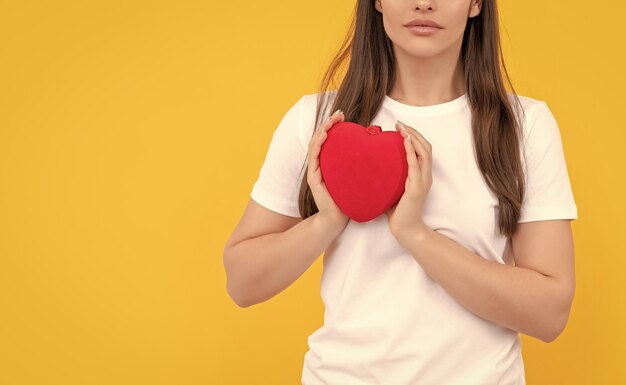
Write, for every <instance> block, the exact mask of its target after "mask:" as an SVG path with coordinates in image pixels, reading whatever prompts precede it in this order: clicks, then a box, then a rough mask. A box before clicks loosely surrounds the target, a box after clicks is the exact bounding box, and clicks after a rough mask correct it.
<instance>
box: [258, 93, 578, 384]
mask: <svg viewBox="0 0 626 385" xmlns="http://www.w3.org/2000/svg"><path fill="white" fill-rule="evenodd" d="M330 95H331V96H332V95H336V91H330ZM511 95H512V94H509V96H510V97H512V96H511ZM519 99H520V101H521V103H522V107H523V110H524V112H525V114H524V117H523V122H524V126H523V127H524V130H523V132H524V143H523V145H522V150H523V151H522V154H523V160H524V162H523V163H524V170H525V172H526V178H527V192H526V196H525V199H524V201H523V207H522V214H521V218H520V220H519V222H529V221H538V220H548V219H570V220H572V219H576V218H578V216H577V206H576V203H575V201H574V197H573V194H572V189H571V186H570V181H569V176H568V171H567V167H566V163H565V157H564V153H563V146H562V142H561V136H560V132H559V127H558V125H557V122H556V120H555V118H554V116H553V114H552V112H551V111H550V109H549V108H548V106H547V104H546V103H545V102H544V101H540V100H536V99H532V98H530V97H526V96H519ZM316 106H317V94H308V95H304V96H302V97H301V98H300V99H299V100H298V101H297V102H296V103H295V104H294V105H293V106H292V107H291V108H290V109H289V110H288V111H287V113H286V114H285V115H284V117H283V118H282V120H281V122H280V123H279V125H278V127H277V128H276V129H275V130H274V133H273V136H272V139H271V142H270V145H269V149H268V151H267V155H266V157H265V161H264V163H263V165H262V167H261V170H260V173H259V175H258V179H257V180H256V182H255V183H254V185H253V188H252V191H251V193H250V196H251V198H252V199H253V200H254V201H256V202H257V203H259V204H261V205H263V206H265V207H266V208H268V209H270V210H272V211H275V212H277V213H280V214H284V215H288V216H293V217H299V216H300V215H299V210H298V192H299V188H300V182H301V180H302V178H304V177H305V176H306V169H304V170H303V171H302V173H300V171H301V168H302V165H303V162H304V161H305V159H306V152H307V148H308V143H309V138H310V137H311V135H312V132H313V130H314V127H313V124H314V120H315V110H316ZM513 106H515V104H513ZM396 119H399V120H401V121H403V122H404V123H406V124H408V125H410V126H412V127H414V128H415V129H417V130H418V131H419V132H420V133H421V134H422V135H423V136H424V137H425V138H426V140H428V141H429V142H430V143H431V144H432V153H433V164H432V173H433V183H432V186H431V188H430V192H429V194H428V197H427V199H426V201H425V203H424V208H423V220H424V223H425V224H427V225H428V226H429V227H431V228H432V229H434V230H435V231H437V232H440V233H441V234H443V235H446V236H447V237H449V238H451V239H453V240H455V241H456V242H458V243H459V244H461V245H463V246H464V247H466V248H468V249H470V250H471V251H472V252H474V253H476V254H478V255H480V256H481V257H483V258H485V259H488V260H492V261H496V262H498V263H512V262H511V261H508V260H507V261H505V260H504V258H503V255H504V249H505V247H506V245H507V242H509V240H508V239H507V238H506V237H505V236H503V235H501V234H500V233H499V232H498V231H497V222H496V221H497V217H496V210H495V208H496V205H497V203H498V202H497V200H496V196H495V195H494V194H493V193H492V192H491V191H490V190H489V188H488V187H487V184H486V183H485V181H484V179H483V177H482V174H481V172H480V170H479V169H478V165H477V163H476V160H475V157H474V149H473V142H472V131H471V112H470V109H469V103H468V99H467V94H464V95H462V96H461V97H458V98H457V99H454V100H452V101H449V102H445V103H442V104H437V105H431V106H412V105H408V104H403V103H400V102H398V101H396V100H394V99H392V98H390V97H388V96H385V98H384V101H383V103H382V106H381V109H380V110H379V111H378V113H377V115H376V116H375V118H374V119H373V121H372V124H373V125H379V126H381V128H382V130H383V131H391V130H395V126H394V124H395V121H396ZM321 297H322V301H323V303H324V305H325V311H324V324H323V325H321V326H320V327H319V328H318V329H317V330H315V331H314V332H313V333H312V334H311V335H310V336H309V337H308V347H309V349H308V351H307V352H306V354H305V355H304V364H303V368H302V384H303V385H321V384H326V385H340V384H349V385H366V384H367V385H372V384H389V385H404V384H406V385H408V384H420V385H487V384H500V385H524V384H525V383H526V381H525V375H524V363H523V360H522V351H521V339H520V337H519V334H518V333H517V332H516V331H514V330H511V329H507V328H505V327H502V326H500V325H497V324H495V323H492V322H490V321H487V320H486V319H483V318H481V317H479V316H477V315H476V314H474V313H472V312H470V311H469V310H467V309H466V308H464V307H463V306H461V305H460V304H459V303H458V302H457V301H456V300H455V299H454V298H453V297H451V296H450V295H449V294H448V293H447V292H446V291H445V290H444V289H443V288H442V287H441V286H440V285H439V284H437V282H435V281H433V280H432V279H431V278H430V277H429V276H428V275H427V274H426V273H425V272H424V270H423V269H422V268H421V266H420V265H419V264H418V263H417V261H416V260H415V259H414V258H413V257H412V256H411V255H410V254H409V253H408V252H407V251H406V250H405V249H403V248H402V247H401V246H400V244H399V243H398V242H397V240H396V239H395V238H394V236H393V235H392V234H391V232H390V230H389V226H388V219H387V217H386V215H384V214H383V215H381V216H379V217H377V218H375V219H373V220H371V221H369V222H365V223H359V222H355V221H352V220H350V221H349V222H348V225H347V226H346V228H345V229H344V230H343V232H342V233H341V234H340V235H339V236H338V237H337V238H336V239H335V240H334V241H333V242H332V243H331V244H330V245H329V247H328V248H327V249H326V251H325V253H324V257H323V273H322V279H321Z"/></svg>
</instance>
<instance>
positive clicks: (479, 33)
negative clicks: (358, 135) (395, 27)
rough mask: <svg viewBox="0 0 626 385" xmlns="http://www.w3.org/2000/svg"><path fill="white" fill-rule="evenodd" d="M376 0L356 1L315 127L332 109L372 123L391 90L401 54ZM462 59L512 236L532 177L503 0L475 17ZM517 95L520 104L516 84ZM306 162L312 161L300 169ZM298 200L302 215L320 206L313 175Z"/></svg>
mask: <svg viewBox="0 0 626 385" xmlns="http://www.w3.org/2000/svg"><path fill="white" fill-rule="evenodd" d="M374 1H375V0H357V4H356V8H355V11H354V13H353V15H352V19H351V22H350V25H349V28H348V33H347V35H346V37H345V39H344V41H343V43H342V44H341V47H340V49H339V51H338V52H337V53H336V55H335V56H334V57H333V59H332V61H331V63H330V66H329V67H328V69H327V70H326V72H325V74H324V76H323V78H322V83H321V86H320V89H319V94H318V99H317V100H318V103H317V111H316V118H315V125H314V127H318V125H319V122H321V120H322V119H323V118H325V117H326V116H327V114H328V112H329V111H336V110H337V109H341V110H342V111H343V112H344V115H345V121H350V122H355V123H358V124H361V125H363V126H365V127H367V126H369V125H370V124H371V121H372V119H373V118H374V117H375V116H376V114H377V113H378V110H379V109H380V106H381V104H382V101H383V98H384V96H385V95H386V94H387V93H388V92H390V91H391V87H392V86H393V82H394V79H395V66H394V63H395V58H394V54H393V50H392V43H391V41H390V40H389V37H388V36H387V34H386V33H385V30H384V27H383V22H382V15H381V14H380V13H379V12H378V11H377V10H376V8H375V7H374ZM459 61H460V64H461V65H462V66H463V72H464V75H465V85H466V89H467V96H468V100H469V105H470V108H471V111H472V133H473V138H474V153H475V156H476V160H477V164H478V166H479V168H480V171H481V172H482V174H483V177H484V180H485V182H486V183H487V185H488V187H489V188H490V189H491V190H492V191H493V192H494V194H495V195H496V196H497V197H498V228H499V231H500V232H501V233H502V234H506V235H507V236H509V237H510V236H511V235H512V234H513V233H514V231H515V228H516V224H517V220H518V219H519V216H520V211H521V203H522V199H523V197H524V191H525V183H524V171H523V168H522V164H521V161H522V160H521V156H520V150H519V149H520V147H519V143H520V140H521V135H522V134H521V123H520V122H521V120H520V118H519V115H517V114H516V113H515V112H514V110H513V106H512V105H511V100H510V99H509V98H508V96H507V91H506V89H505V86H504V82H503V77H502V72H501V69H500V67H499V64H500V63H501V64H502V70H503V71H504V74H505V75H506V80H507V82H508V84H509V86H510V88H511V90H513V86H512V84H511V81H510V79H509V76H508V73H507V71H506V66H505V65H504V60H503V57H502V48H501V46H500V36H499V30H498V9H497V5H496V0H483V2H482V6H481V11H480V13H479V14H478V15H476V16H474V17H471V18H468V20H467V25H466V28H465V32H464V35H463V42H462V46H461V52H460V58H459ZM346 64H347V65H348V68H347V71H346V74H345V76H344V77H343V78H342V80H341V84H340V85H339V87H338V89H337V90H336V93H335V97H334V100H333V104H332V108H328V97H329V92H326V91H329V90H330V89H331V85H334V79H335V78H336V77H338V76H339V75H338V74H339V73H340V71H341V70H342V69H343V68H342V67H343V66H344V65H346ZM512 95H513V96H514V97H515V98H514V99H515V100H516V102H517V104H518V106H519V105H521V103H520V102H519V98H518V97H517V95H516V94H515V92H514V91H513V92H512ZM520 110H521V109H520ZM522 112H523V111H522ZM306 166H307V162H306V160H305V164H304V165H303V168H302V170H301V175H302V171H304V169H305V167H306ZM298 203H299V208H300V215H301V216H302V218H307V217H309V216H311V215H313V214H315V213H317V212H318V211H319V210H318V208H317V206H316V205H315V201H314V199H313V195H312V193H311V189H310V187H309V184H308V182H307V178H306V177H303V178H302V184H301V185H300V194H299V197H298Z"/></svg>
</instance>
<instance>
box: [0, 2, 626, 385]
mask: <svg viewBox="0 0 626 385" xmlns="http://www.w3.org/2000/svg"><path fill="white" fill-rule="evenodd" d="M353 4H354V1H330V0H321V1H309V2H285V1H277V0H271V1H268V0H266V1H262V2H245V3H242V2H227V1H220V2H216V1H176V2H174V1H171V2H164V1H127V2H110V1H55V2H44V1H41V2H34V1H24V0H21V1H12V2H9V1H0V384H7V385H18V384H64V385H69V384H296V383H299V381H300V374H301V368H302V363H303V355H304V353H305V351H306V348H307V346H306V338H307V336H308V335H309V334H310V333H312V332H313V331H314V330H315V329H316V328H317V327H318V326H320V325H321V323H322V316H323V306H322V303H321V300H320V297H319V278H320V274H321V267H322V265H321V258H320V259H318V260H317V261H316V262H315V264H314V265H313V266H312V267H311V268H310V269H309V270H308V271H307V272H306V273H305V274H304V275H303V276H302V277H301V278H300V279H299V280H298V281H296V282H295V283H294V284H293V285H292V286H290V287H289V288H288V289H287V290H285V291H284V292H282V293H280V295H278V296H276V297H274V298H272V299H271V300H269V301H267V302H265V303H262V304H259V305H256V306H253V307H250V308H246V309H241V308H238V307H237V306H236V305H235V304H234V302H233V301H232V300H231V299H230V297H229V296H228V294H227V292H226V277H225V272H224V269H223V265H222V250H223V246H224V243H225V241H226V239H227V238H228V236H229V235H230V233H231V231H232V230H233V228H234V227H235V225H236V224H237V222H238V220H239V218H240V215H241V213H242V211H243V209H244V206H245V204H246V202H247V200H248V199H249V193H250V190H251V188H252V184H253V183H254V181H255V180H256V177H257V175H258V171H259V169H260V166H261V164H262V162H263V159H264V156H265V153H266V150H267V146H268V145H269V141H270V139H271V134H272V131H273V130H274V128H275V127H276V125H277V124H278V122H279V121H280V119H281V118H282V116H283V115H284V113H285V112H286V111H287V109H288V108H289V107H290V106H291V105H292V104H293V103H295V101H296V100H297V99H298V98H299V97H300V96H301V95H303V94H305V93H313V92H316V90H317V85H318V81H319V79H320V76H321V73H322V69H323V68H324V66H325V65H327V64H328V60H329V58H330V55H331V53H332V52H333V51H334V50H335V49H336V48H337V45H338V43H339V42H340V40H341V38H342V36H343V33H344V32H345V28H346V25H347V24H346V23H347V21H348V18H349V16H350V13H351V11H352V7H353ZM500 8H501V21H502V25H503V28H502V39H503V44H504V50H505V55H506V59H507V64H508V69H509V71H510V74H511V76H512V79H513V82H514V86H515V87H516V90H517V92H518V93H519V94H521V95H526V96H530V97H533V98H536V99H540V100H545V101H547V102H548V105H549V107H550V108H551V110H552V111H553V113H554V114H555V116H556V118H557V120H558V122H559V125H560V128H561V133H562V138H563V144H564V148H565V153H566V158H567V162H568V167H569V172H570V178H571V182H572V187H573V190H574V195H575V199H576V202H577V204H578V208H579V219H578V220H577V221H574V222H573V230H574V233H575V241H576V271H577V292H576V298H575V302H574V305H573V309H572V313H571V317H570V320H569V324H568V326H567V329H566V330H565V332H564V333H563V334H562V335H561V336H560V337H559V338H558V339H557V340H556V341H554V342H553V343H550V344H546V343H543V342H541V341H539V340H536V339H534V338H532V337H528V336H523V337H522V339H523V350H524V358H525V365H526V372H527V374H526V375H527V381H528V383H529V384H533V385H540V384H623V383H626V365H625V363H626V353H625V348H624V346H625V345H626V333H625V331H624V325H626V309H625V307H626V301H625V300H624V293H625V292H626V280H624V279H623V275H624V267H625V266H626V262H624V258H625V255H626V253H625V251H626V250H625V246H624V240H625V235H626V234H625V232H624V226H623V223H624V218H625V217H626V211H625V209H624V205H623V199H624V196H626V189H625V184H624V179H623V176H624V173H623V168H624V164H625V163H626V162H625V161H624V154H625V151H624V145H625V144H624V143H625V142H626V134H625V125H624V123H623V122H624V117H623V116H624V115H623V113H624V111H625V106H626V104H625V102H626V98H625V97H624V91H625V89H626V82H625V80H624V72H623V71H624V68H626V60H625V59H624V56H623V43H624V41H625V39H624V38H625V37H626V36H625V33H624V29H623V27H624V17H623V15H624V14H625V11H626V6H624V5H623V4H622V3H620V2H612V3H611V4H610V6H609V4H608V3H607V4H604V3H603V4H596V3H593V4H590V3H588V2H582V1H579V0H576V1H573V0H569V1H564V0H561V1H556V0H555V1H539V0H532V1H523V2H521V1H511V0H510V1H501V2H500ZM251 257H253V256H251Z"/></svg>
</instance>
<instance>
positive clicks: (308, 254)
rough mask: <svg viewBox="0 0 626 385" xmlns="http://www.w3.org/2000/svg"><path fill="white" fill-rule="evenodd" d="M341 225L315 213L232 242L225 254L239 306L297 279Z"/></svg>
mask: <svg viewBox="0 0 626 385" xmlns="http://www.w3.org/2000/svg"><path fill="white" fill-rule="evenodd" d="M344 227H345V225H338V224H335V223H333V222H331V221H328V220H326V219H325V218H323V217H320V216H319V215H318V214H317V213H316V214H314V215H312V216H310V217H308V218H306V219H304V220H303V221H301V222H299V223H298V224H296V225H295V226H293V227H291V228H290V229H289V230H287V231H285V232H281V233H272V234H266V235H262V236H259V237H256V238H251V239H246V240H244V241H241V242H239V243H237V244H235V245H233V246H231V247H230V249H229V250H228V255H227V259H228V266H227V288H228V292H229V294H230V295H231V297H232V298H233V299H234V300H235V302H236V303H237V304H238V305H239V306H241V307H247V306H251V305H254V304H257V303H260V302H263V301H266V300H268V299H270V298H272V297H273V296H275V295H276V294H278V293H280V292H281V291H283V290H284V289H286V288H287V287H289V286H290V285H291V284H292V283H293V282H294V281H296V280H297V279H298V278H299V277H300V276H301V275H302V274H303V273H304V272H305V271H306V270H307V269H308V268H309V267H310V266H311V265H312V264H313V262H315V260H316V259H317V258H318V257H319V256H320V255H321V254H322V253H323V252H324V250H326V248H327V247H328V245H329V244H330V243H331V242H332V241H333V240H334V239H335V238H336V237H337V235H339V233H341V231H342V230H343V228H344Z"/></svg>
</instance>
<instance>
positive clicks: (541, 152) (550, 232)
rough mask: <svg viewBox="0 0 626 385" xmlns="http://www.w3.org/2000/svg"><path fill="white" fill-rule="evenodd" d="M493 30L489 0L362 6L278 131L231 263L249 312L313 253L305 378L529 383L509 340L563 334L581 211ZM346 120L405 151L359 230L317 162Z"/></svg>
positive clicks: (229, 254) (539, 105)
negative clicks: (316, 311) (317, 87)
mask: <svg viewBox="0 0 626 385" xmlns="http://www.w3.org/2000/svg"><path fill="white" fill-rule="evenodd" d="M416 25H429V26H431V27H420V26H416ZM497 26H498V17H497V8H496V2H495V0H483V1H482V2H481V1H480V0H440V1H437V0H419V1H418V0H415V1H408V0H359V1H358V2H357V5H356V14H355V19H354V21H353V24H352V27H353V28H352V29H351V32H350V34H349V36H348V37H347V38H346V40H345V42H344V44H343V46H342V49H341V50H340V52H339V53H338V54H337V56H336V58H335V59H334V60H333V62H332V64H331V66H330V68H329V70H328V72H327V73H326V76H325V77H324V80H323V83H322V88H321V91H320V92H319V93H317V94H310V95H304V96H303V97H302V98H300V100H298V102H297V103H295V104H294V105H293V107H292V108H291V109H290V110H289V111H288V112H287V113H286V114H285V116H284V117H283V119H282V121H281V122H280V124H279V126H278V128H277V129H276V130H275V132H274V135H273V137H272V142H271V143H270V146H269V149H268V153H267V156H266V158H265V162H264V164H263V166H262V168H261V171H260V173H259V178H258V180H257V181H256V183H255V184H254V186H253V189H252V192H251V198H252V199H251V200H250V202H249V204H248V206H247V208H246V211H245V212H244V214H243V217H242V219H241V222H240V223H239V225H238V226H237V228H236V229H235V231H234V232H233V235H232V236H231V238H230V239H229V241H228V243H227V245H226V248H225V250H224V264H225V268H226V271H227V276H228V292H229V293H230V295H231V296H232V298H233V299H234V300H235V302H236V303H237V304H239V305H240V306H242V307H246V306H250V305H252V304H256V303H259V302H262V301H265V300H267V299H269V298H271V297H273V296H274V295H276V294H277V293H279V292H281V291H282V290H284V289H285V288H286V287H288V286H289V285H290V284H291V283H293V282H294V281H295V280H296V279H297V278H298V277H299V276H300V275H301V274H302V273H303V272H304V271H306V270H307V269H308V267H309V266H310V265H311V264H312V263H313V262H314V261H315V260H316V259H317V257H318V256H319V255H320V254H321V253H324V260H323V266H324V271H323V275H322V282H321V295H322V300H323V302H324V305H325V307H326V309H325V313H324V324H323V325H322V326H321V327H320V328H319V329H317V330H316V331H315V332H314V333H312V334H311V335H310V336H309V338H308V345H309V350H308V351H307V352H306V354H305V356H304V365H303V372H302V383H303V384H305V385H317V384H355V385H356V384H393V385H400V384H420V385H422V384H437V385H447V384H463V385H472V384H476V385H478V384H481V385H482V384H496V383H497V384H525V376H524V364H523V360H522V352H521V340H520V338H519V333H525V334H527V335H530V336H533V337H536V338H538V339H540V340H542V341H545V342H550V341H553V340H554V339H555V338H556V337H557V336H558V335H559V334H560V333H561V332H562V330H563V329H564V327H565V325H566V322H567V319H568V316H569V310H570V306H571V302H572V300H573V295H574V288H575V280H574V250H573V240H572V233H571V228H570V220H572V219H576V218H577V207H576V204H575V202H574V197H573V194H572V190H571V186H570V182H569V177H568V172H567V167H566V164H565V158H564V153H563V148H562V143H561V137H560V132H559V128H558V125H557V123H556V120H555V118H554V116H553V115H552V113H551V111H550V109H549V108H548V106H547V104H546V103H545V102H543V101H540V100H536V99H532V98H530V97H525V96H518V95H516V94H515V93H513V92H511V93H509V92H507V91H506V90H505V88H504V85H503V80H502V79H503V77H502V76H501V73H500V66H499V63H500V60H501V56H500V45H499V37H498V28H497ZM348 59H349V66H348V68H347V72H346V74H345V76H344V77H343V79H342V81H341V83H340V86H339V87H338V89H337V90H332V91H329V90H328V89H329V84H330V82H331V80H332V79H333V78H334V77H335V76H336V75H337V73H338V70H339V68H340V67H341V65H342V64H343V63H345V62H348ZM503 68H504V66H503ZM505 74H506V70H505ZM507 79H508V76H507ZM509 84H510V81H509ZM335 110H339V111H337V112H336V113H334V114H332V115H330V116H329V117H328V118H327V119H326V120H325V121H324V122H323V123H322V124H321V125H319V126H318V122H319V121H321V120H322V119H324V117H326V115H327V112H328V111H335ZM344 120H345V121H351V122H356V123H359V124H361V125H363V126H365V127H367V126H368V125H378V126H381V127H382V129H383V130H392V129H396V130H398V131H399V132H400V133H401V135H402V136H403V138H404V144H405V149H406V152H407V162H408V164H409V173H408V177H407V180H406V184H405V192H404V194H403V195H402V197H401V199H400V201H399V202H398V203H397V205H396V206H394V207H393V208H391V209H390V210H389V211H387V212H386V213H385V215H381V216H379V217H377V218H375V219H373V220H371V221H369V222H365V223H360V222H356V221H352V220H350V219H349V218H348V217H347V216H346V215H345V214H344V213H343V212H342V211H341V210H340V209H339V208H338V207H337V205H336V204H335V203H334V201H333V199H332V197H331V196H330V195H329V193H328V190H327V189H326V187H325V185H324V182H323V180H322V176H321V173H320V169H319V153H320V148H321V146H322V144H323V143H324V140H325V138H326V135H327V133H326V131H327V130H329V129H330V128H331V127H332V126H333V125H334V124H335V123H337V122H339V121H344ZM402 122H405V124H404V125H403V124H402ZM305 166H306V170H307V172H306V178H304V175H303V173H302V170H303V169H304V168H305Z"/></svg>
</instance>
